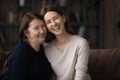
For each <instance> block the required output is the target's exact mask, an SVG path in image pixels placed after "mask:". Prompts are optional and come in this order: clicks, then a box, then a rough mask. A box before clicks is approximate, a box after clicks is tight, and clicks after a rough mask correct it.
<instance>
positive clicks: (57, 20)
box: [44, 11, 66, 35]
mask: <svg viewBox="0 0 120 80" xmlns="http://www.w3.org/2000/svg"><path fill="white" fill-rule="evenodd" d="M44 20H45V23H46V26H47V28H48V30H49V31H50V32H51V33H53V34H55V35H61V34H63V33H65V32H66V30H65V27H64V23H65V21H66V18H65V17H64V16H62V15H60V14H58V13H57V12H55V11H48V12H47V13H46V14H45V15H44Z"/></svg>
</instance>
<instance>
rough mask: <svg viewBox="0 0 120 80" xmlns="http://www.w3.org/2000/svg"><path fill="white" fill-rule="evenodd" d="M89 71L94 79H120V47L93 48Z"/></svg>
mask: <svg viewBox="0 0 120 80" xmlns="http://www.w3.org/2000/svg"><path fill="white" fill-rule="evenodd" d="M88 71H89V73H90V76H91V78H92V80H120V49H91V51H90V57H89V63H88Z"/></svg>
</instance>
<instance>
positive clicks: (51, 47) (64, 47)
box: [41, 5, 90, 80]
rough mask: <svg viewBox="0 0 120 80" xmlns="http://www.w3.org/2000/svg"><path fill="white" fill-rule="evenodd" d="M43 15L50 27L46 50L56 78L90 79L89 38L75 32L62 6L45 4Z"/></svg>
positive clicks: (62, 79)
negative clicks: (88, 70)
mask: <svg viewBox="0 0 120 80" xmlns="http://www.w3.org/2000/svg"><path fill="white" fill-rule="evenodd" d="M41 15H42V16H43V18H44V21H45V23H46V26H47V29H48V33H47V37H46V41H47V42H48V43H47V44H46V45H45V46H44V47H45V52H46V56H47V58H48V60H49V62H50V63H51V65H52V68H53V70H54V72H55V75H56V80H90V76H89V75H88V74H87V69H88V58H89V46H88V42H87V40H86V39H84V38H82V37H80V36H77V35H75V34H74V32H73V31H72V29H71V26H70V24H69V20H68V17H67V16H66V15H65V13H64V12H63V11H62V10H61V9H60V8H58V7H56V6H52V5H48V6H45V7H43V8H42V10H41Z"/></svg>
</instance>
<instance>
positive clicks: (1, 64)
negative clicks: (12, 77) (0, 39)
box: [0, 51, 10, 77]
mask: <svg viewBox="0 0 120 80" xmlns="http://www.w3.org/2000/svg"><path fill="white" fill-rule="evenodd" d="M9 55H10V51H0V77H1V76H2V75H3V74H4V72H5V71H6V70H7V60H8V57H9Z"/></svg>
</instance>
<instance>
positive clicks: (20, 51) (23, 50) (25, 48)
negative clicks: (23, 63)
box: [12, 42, 29, 55]
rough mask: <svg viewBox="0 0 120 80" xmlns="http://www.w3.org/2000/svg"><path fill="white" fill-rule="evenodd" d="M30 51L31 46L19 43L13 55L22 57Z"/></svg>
mask: <svg viewBox="0 0 120 80" xmlns="http://www.w3.org/2000/svg"><path fill="white" fill-rule="evenodd" d="M27 51H29V45H28V44H27V43H26V42H20V43H18V44H17V45H16V46H15V48H14V49H13V51H12V54H17V55H18V54H19V55H22V54H24V53H27Z"/></svg>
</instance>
